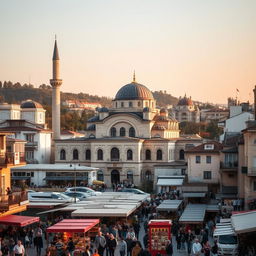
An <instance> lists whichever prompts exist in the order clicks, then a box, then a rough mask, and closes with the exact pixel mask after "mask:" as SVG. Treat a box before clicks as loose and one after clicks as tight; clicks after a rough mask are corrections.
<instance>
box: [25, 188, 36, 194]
mask: <svg viewBox="0 0 256 256" xmlns="http://www.w3.org/2000/svg"><path fill="white" fill-rule="evenodd" d="M27 192H28V193H36V191H35V190H32V189H28V190H27Z"/></svg>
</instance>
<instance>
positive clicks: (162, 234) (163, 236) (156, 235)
mask: <svg viewBox="0 0 256 256" xmlns="http://www.w3.org/2000/svg"><path fill="white" fill-rule="evenodd" d="M171 225H172V222H171V220H150V221H149V224H148V227H149V251H150V253H151V255H152V256H155V255H157V254H158V253H159V254H161V255H165V254H166V246H167V243H168V240H171Z"/></svg>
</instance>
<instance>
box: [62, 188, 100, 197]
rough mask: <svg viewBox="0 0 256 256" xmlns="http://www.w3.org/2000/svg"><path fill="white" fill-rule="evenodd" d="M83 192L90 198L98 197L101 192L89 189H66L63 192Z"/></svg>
mask: <svg viewBox="0 0 256 256" xmlns="http://www.w3.org/2000/svg"><path fill="white" fill-rule="evenodd" d="M75 191H77V192H84V193H88V194H90V195H91V196H98V195H101V194H102V192H99V191H95V190H93V189H91V188H87V187H72V188H67V189H66V191H65V192H75Z"/></svg>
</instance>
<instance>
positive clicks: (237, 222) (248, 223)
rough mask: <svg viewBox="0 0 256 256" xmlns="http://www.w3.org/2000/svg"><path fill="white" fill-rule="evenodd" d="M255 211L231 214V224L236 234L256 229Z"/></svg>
mask: <svg viewBox="0 0 256 256" xmlns="http://www.w3.org/2000/svg"><path fill="white" fill-rule="evenodd" d="M255 220H256V211H248V212H245V213H240V214H234V215H232V216H231V223H232V226H233V228H234V230H235V232H236V233H237V234H240V233H249V232H254V231H256V221H255Z"/></svg>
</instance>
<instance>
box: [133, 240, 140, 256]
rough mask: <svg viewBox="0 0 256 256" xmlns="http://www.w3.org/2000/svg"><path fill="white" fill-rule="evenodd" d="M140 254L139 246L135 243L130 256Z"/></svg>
mask: <svg viewBox="0 0 256 256" xmlns="http://www.w3.org/2000/svg"><path fill="white" fill-rule="evenodd" d="M140 252H141V245H140V243H139V242H138V241H137V242H136V244H135V246H134V247H133V248H132V256H138V255H139V254H140Z"/></svg>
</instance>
